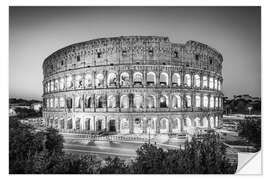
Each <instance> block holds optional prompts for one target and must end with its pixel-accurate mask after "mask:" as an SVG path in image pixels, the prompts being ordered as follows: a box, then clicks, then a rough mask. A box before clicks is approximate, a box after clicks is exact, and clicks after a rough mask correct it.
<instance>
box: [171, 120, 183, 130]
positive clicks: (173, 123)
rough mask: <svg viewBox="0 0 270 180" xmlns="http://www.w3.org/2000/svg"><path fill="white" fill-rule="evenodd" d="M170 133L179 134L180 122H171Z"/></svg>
mask: <svg viewBox="0 0 270 180" xmlns="http://www.w3.org/2000/svg"><path fill="white" fill-rule="evenodd" d="M172 132H173V133H178V132H181V121H180V119H178V118H174V119H173V120H172Z"/></svg>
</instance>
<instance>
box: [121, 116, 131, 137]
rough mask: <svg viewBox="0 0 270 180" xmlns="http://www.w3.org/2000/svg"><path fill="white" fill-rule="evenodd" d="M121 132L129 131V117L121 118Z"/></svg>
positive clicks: (126, 132)
mask: <svg viewBox="0 0 270 180" xmlns="http://www.w3.org/2000/svg"><path fill="white" fill-rule="evenodd" d="M120 132H121V134H128V133H129V122H128V120H127V119H121V124H120Z"/></svg>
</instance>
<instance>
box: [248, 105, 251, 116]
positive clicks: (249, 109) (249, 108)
mask: <svg viewBox="0 0 270 180" xmlns="http://www.w3.org/2000/svg"><path fill="white" fill-rule="evenodd" d="M251 110H252V107H251V106H249V107H248V112H249V114H251Z"/></svg>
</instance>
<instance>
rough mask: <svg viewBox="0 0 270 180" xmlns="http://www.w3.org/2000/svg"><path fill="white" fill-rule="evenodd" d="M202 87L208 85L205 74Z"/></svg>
mask: <svg viewBox="0 0 270 180" xmlns="http://www.w3.org/2000/svg"><path fill="white" fill-rule="evenodd" d="M203 87H204V88H207V87H208V78H207V76H203Z"/></svg>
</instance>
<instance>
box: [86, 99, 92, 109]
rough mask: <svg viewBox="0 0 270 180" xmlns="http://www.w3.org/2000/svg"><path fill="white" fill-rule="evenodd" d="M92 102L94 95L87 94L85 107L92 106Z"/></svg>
mask: <svg viewBox="0 0 270 180" xmlns="http://www.w3.org/2000/svg"><path fill="white" fill-rule="evenodd" d="M91 104H92V97H91V96H86V98H85V108H91V106H92V105H91Z"/></svg>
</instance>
